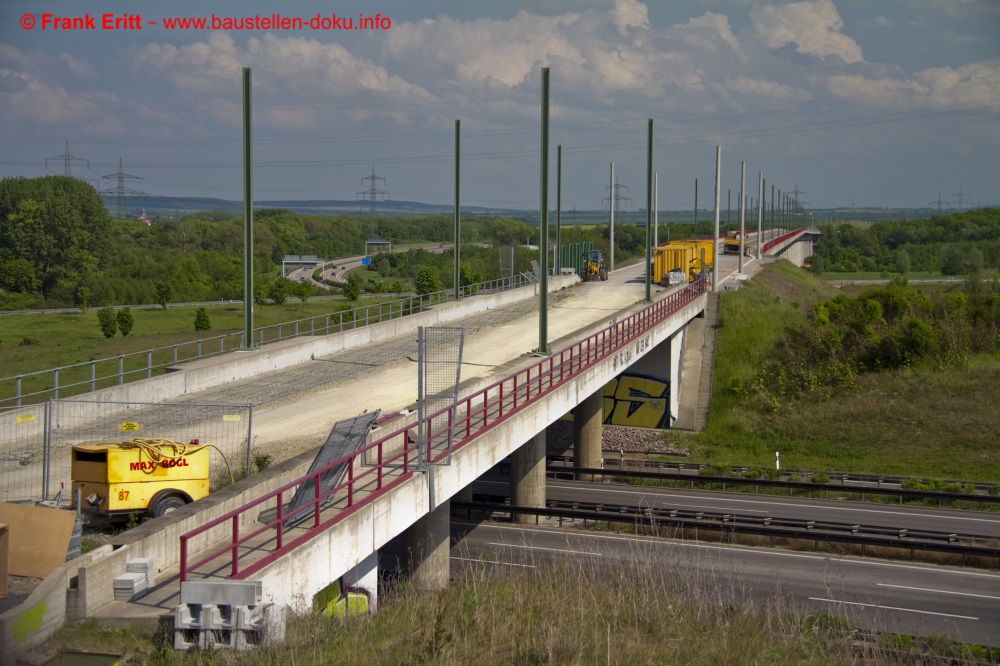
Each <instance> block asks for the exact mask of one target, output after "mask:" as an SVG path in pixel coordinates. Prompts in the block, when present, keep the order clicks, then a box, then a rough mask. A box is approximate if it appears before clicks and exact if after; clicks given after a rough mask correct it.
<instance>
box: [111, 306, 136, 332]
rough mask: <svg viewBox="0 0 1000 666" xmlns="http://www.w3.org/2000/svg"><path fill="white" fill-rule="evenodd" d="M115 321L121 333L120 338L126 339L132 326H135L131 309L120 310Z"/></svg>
mask: <svg viewBox="0 0 1000 666" xmlns="http://www.w3.org/2000/svg"><path fill="white" fill-rule="evenodd" d="M115 319H116V320H117V322H118V330H119V331H121V332H122V337H123V338H127V337H128V334H129V333H131V332H132V326H134V325H135V317H134V316H133V315H132V309H131V308H127V307H125V308H122V309H121V310H119V311H118V314H117V316H116V317H115Z"/></svg>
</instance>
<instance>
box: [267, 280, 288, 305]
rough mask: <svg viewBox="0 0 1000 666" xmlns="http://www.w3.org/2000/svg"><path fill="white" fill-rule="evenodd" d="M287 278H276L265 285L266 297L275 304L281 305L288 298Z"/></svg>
mask: <svg viewBox="0 0 1000 666" xmlns="http://www.w3.org/2000/svg"><path fill="white" fill-rule="evenodd" d="M287 282H288V280H285V279H284V278H278V279H276V280H274V281H273V282H271V284H269V285H267V297H268V298H269V299H271V302H272V303H274V304H275V305H281V304H282V303H284V302H285V300H286V299H287V298H288V284H287Z"/></svg>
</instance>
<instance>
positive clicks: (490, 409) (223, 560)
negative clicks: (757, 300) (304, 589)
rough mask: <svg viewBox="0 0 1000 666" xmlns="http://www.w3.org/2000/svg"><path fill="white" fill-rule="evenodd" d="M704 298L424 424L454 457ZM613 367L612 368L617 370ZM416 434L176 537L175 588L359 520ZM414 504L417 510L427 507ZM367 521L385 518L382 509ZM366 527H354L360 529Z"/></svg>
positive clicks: (408, 468) (646, 312)
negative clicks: (261, 519) (308, 492)
mask: <svg viewBox="0 0 1000 666" xmlns="http://www.w3.org/2000/svg"><path fill="white" fill-rule="evenodd" d="M704 293H705V283H704V282H703V281H699V282H696V283H693V284H691V285H689V286H687V287H685V288H683V289H681V290H678V291H676V292H674V293H672V294H671V295H669V296H667V297H665V298H663V299H660V300H658V301H656V302H655V303H653V304H651V305H649V306H647V307H646V308H644V309H642V310H640V311H638V312H636V313H634V314H632V315H630V316H628V317H626V318H624V319H622V320H621V321H619V322H617V323H615V324H612V325H610V326H608V327H606V328H604V329H602V330H599V331H597V332H595V333H594V334H592V335H590V336H588V337H587V338H585V339H583V340H579V341H577V342H575V343H574V344H572V345H570V346H569V347H567V348H565V349H563V350H561V351H558V352H556V353H554V354H553V355H551V356H548V357H545V358H542V359H541V360H539V361H538V362H536V363H534V364H532V365H531V366H529V367H527V368H524V369H522V370H519V371H517V372H515V373H513V374H511V375H509V376H508V377H505V378H504V379H502V380H500V381H498V382H495V383H493V384H491V385H489V386H487V387H485V388H483V389H480V390H478V391H475V392H474V393H472V394H470V395H467V396H464V397H462V398H460V400H459V402H458V405H457V407H456V409H455V411H454V412H453V413H451V414H450V415H449V414H446V412H449V411H450V410H448V409H446V410H442V411H441V412H438V413H437V414H433V415H431V417H439V416H444V417H445V418H446V419H447V421H448V423H449V427H451V428H454V430H455V443H454V450H455V451H456V452H458V451H460V450H461V449H462V448H463V447H465V446H466V445H467V444H469V443H471V442H472V441H473V440H474V439H476V438H477V437H480V436H482V435H483V434H485V433H487V432H488V431H489V430H491V429H493V428H495V427H497V426H499V425H500V424H501V423H504V422H506V421H507V420H508V419H510V418H512V417H513V416H515V415H517V414H519V413H521V412H522V411H524V410H526V409H528V408H529V407H532V406H533V405H535V404H537V403H539V402H540V401H542V400H543V399H544V398H546V397H547V396H549V395H550V394H551V393H553V392H554V391H556V390H558V389H560V388H561V387H563V386H565V385H566V384H568V383H569V382H571V381H575V380H576V379H577V378H579V377H580V376H581V375H582V374H583V373H585V371H587V370H589V369H590V368H592V367H593V366H595V365H597V364H599V363H603V362H606V361H607V362H610V361H611V360H616V359H615V358H614V357H617V356H620V357H621V363H626V362H627V360H626V359H625V358H624V355H625V354H626V353H627V352H628V351H630V348H631V345H632V344H633V343H635V342H637V341H640V340H641V339H643V338H644V336H645V335H646V334H647V333H648V332H649V331H651V330H652V329H654V328H656V327H657V326H658V325H660V324H661V323H662V322H664V321H666V320H667V319H669V318H670V317H672V316H673V315H675V314H676V313H678V312H680V311H681V310H682V309H684V308H685V307H687V306H689V305H690V304H692V303H693V302H694V301H696V300H698V299H699V298H701V297H702V296H703V294H704ZM615 366H616V368H617V364H615ZM605 381H606V380H605ZM416 427H417V426H416V425H415V424H412V423H411V424H408V425H404V426H403V427H400V428H398V429H396V430H395V431H393V432H391V433H388V434H386V435H383V436H381V437H378V438H377V439H375V441H372V442H371V443H370V444H368V445H367V446H365V447H363V448H361V449H360V450H358V451H356V452H354V453H352V454H349V455H347V456H344V457H343V458H340V459H338V460H336V461H333V462H332V463H330V465H329V466H328V467H327V468H323V469H319V470H316V471H315V472H313V473H312V474H310V475H307V476H305V477H301V478H299V479H297V480H295V481H293V482H291V483H288V484H286V485H285V486H283V487H282V488H279V489H276V490H274V491H272V492H270V493H268V494H266V495H264V496H262V497H260V498H259V499H257V500H255V501H254V502H252V503H250V504H248V505H246V506H244V507H241V508H239V509H236V510H234V511H231V512H230V513H228V514H226V515H223V516H220V517H219V518H217V519H215V520H213V521H211V522H209V523H206V524H204V525H202V526H199V527H198V528H196V529H194V530H191V531H189V532H187V533H186V534H184V535H183V536H181V537H180V543H181V552H180V560H181V562H180V577H181V580H182V581H183V580H188V579H190V578H192V577H200V576H203V575H205V574H206V572H209V571H211V572H214V574H210V575H218V573H217V572H219V571H220V569H221V570H222V571H226V570H228V574H226V575H227V577H230V578H237V579H246V578H249V577H251V576H254V575H255V574H262V572H263V570H264V569H265V568H267V567H268V565H270V564H271V563H274V562H276V561H277V560H278V559H280V558H281V557H282V556H284V555H286V554H288V553H290V552H291V551H292V550H293V549H295V548H296V547H297V546H299V545H303V544H305V543H306V542H308V541H311V540H313V539H315V538H316V537H317V536H319V535H320V534H322V533H324V532H326V531H327V530H329V529H330V528H332V527H333V526H335V525H337V524H338V523H340V522H342V521H345V520H347V519H348V518H349V517H350V516H352V515H355V514H358V515H359V516H360V515H361V514H360V513H359V512H360V511H361V510H362V509H363V508H364V507H366V506H369V505H374V504H375V503H376V502H379V503H380V504H381V502H380V499H381V498H383V497H385V496H387V495H388V494H389V493H390V492H393V491H394V490H395V489H397V488H399V487H400V486H404V485H405V486H407V487H409V485H410V484H408V483H407V480H408V479H411V478H412V477H413V476H414V473H415V471H416V467H417V464H418V452H417V448H416V445H415V443H414V441H415V440H416V437H415V435H416ZM446 437H447V430H444V431H443V432H440V433H433V432H432V433H430V434H429V437H428V438H427V443H426V446H427V450H426V452H425V456H426V457H425V459H428V460H431V461H432V462H437V461H438V460H439V459H441V458H443V457H444V456H446V451H445V448H444V447H443V446H441V442H442V441H443V440H444V439H445V438H446ZM341 465H342V466H344V468H345V471H344V475H343V476H342V477H341V479H340V481H339V482H338V483H337V484H336V485H335V486H334V487H333V488H332V489H331V490H330V491H328V492H327V493H325V494H321V493H319V492H316V493H315V497H316V499H315V500H313V502H312V503H310V504H308V505H306V506H305V507H303V509H302V510H301V512H300V514H299V515H298V516H297V518H299V519H300V524H299V525H297V526H294V527H290V526H288V525H287V520H288V518H289V516H288V515H282V513H281V512H282V506H283V502H284V500H285V498H286V497H290V495H289V493H290V492H293V491H294V489H295V488H297V487H298V486H299V485H301V484H303V483H312V484H318V482H319V477H320V475H322V474H323V473H324V472H326V471H327V469H333V468H334V467H337V466H341ZM418 494H419V493H418ZM423 506H424V507H425V509H426V507H427V504H426V503H425V504H424V505H423ZM265 508H268V509H273V511H274V519H273V520H269V521H267V522H265V523H258V522H257V520H258V514H260V513H261V511H262V510H263V509H265ZM365 513H369V512H365ZM376 513H377V514H378V515H384V514H383V513H382V512H381V511H376ZM369 515H372V514H369ZM370 522H372V521H370V520H368V519H362V523H366V524H367V523H370ZM404 527H405V525H404ZM365 529H366V530H368V529H371V530H372V532H373V538H372V539H370V540H366V539H362V541H365V542H367V543H368V544H369V550H367V551H365V552H359V553H358V554H357V557H359V558H362V557H365V556H366V555H367V554H368V553H369V552H371V551H370V548H372V547H373V548H376V549H377V548H379V547H380V546H381V545H382V544H381V543H378V541H380V540H379V539H378V538H374V531H375V529H378V526H371V525H367V526H366V527H365ZM352 531H353V530H352ZM379 532H383V530H379ZM210 544H216V545H215V546H212V547H211V550H209V551H208V552H204V553H202V554H200V556H198V557H197V558H196V557H195V556H193V555H192V551H193V549H198V550H201V549H204V548H208V547H209V546H210ZM345 564H346V565H347V566H353V565H354V564H355V563H353V562H345Z"/></svg>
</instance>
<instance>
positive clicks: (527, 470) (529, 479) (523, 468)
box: [510, 430, 545, 523]
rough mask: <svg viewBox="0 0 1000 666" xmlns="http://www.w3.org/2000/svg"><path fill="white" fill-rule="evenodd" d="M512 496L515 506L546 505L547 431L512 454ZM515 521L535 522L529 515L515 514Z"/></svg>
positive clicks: (512, 502)
mask: <svg viewBox="0 0 1000 666" xmlns="http://www.w3.org/2000/svg"><path fill="white" fill-rule="evenodd" d="M510 496H511V504H513V505H514V506H529V507H533V508H544V507H545V431H544V430H543V431H541V432H540V433H538V434H537V435H535V436H534V437H532V438H531V439H529V440H528V441H527V442H525V443H524V444H522V445H521V446H520V447H519V448H518V449H517V450H516V451H514V453H513V454H512V455H511V465H510ZM514 522H515V523H533V522H535V519H534V518H533V517H532V516H528V515H515V516H514Z"/></svg>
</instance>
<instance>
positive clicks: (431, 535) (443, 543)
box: [404, 501, 451, 592]
mask: <svg viewBox="0 0 1000 666" xmlns="http://www.w3.org/2000/svg"><path fill="white" fill-rule="evenodd" d="M450 530H451V502H450V501H445V502H442V503H441V504H439V505H438V506H437V507H435V508H434V510H433V511H431V512H430V513H427V514H425V515H424V516H422V517H421V518H419V519H418V520H417V522H415V523H413V524H412V525H411V526H410V527H409V528H407V530H406V535H405V537H404V543H405V544H406V557H407V558H408V560H409V572H410V580H411V581H412V582H413V585H414V587H416V588H417V589H418V590H423V591H425V592H436V591H438V590H443V589H445V588H447V587H448V581H449V579H450V577H451V568H450V560H449V553H450V551H451V534H450Z"/></svg>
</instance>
